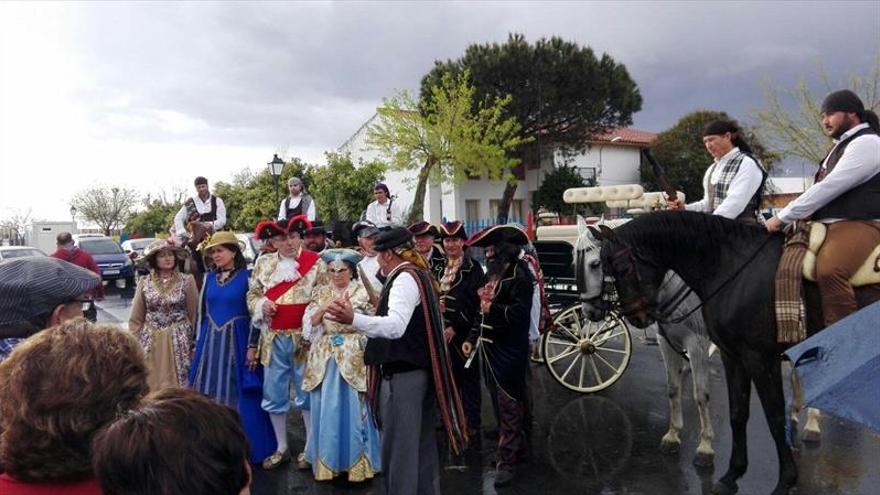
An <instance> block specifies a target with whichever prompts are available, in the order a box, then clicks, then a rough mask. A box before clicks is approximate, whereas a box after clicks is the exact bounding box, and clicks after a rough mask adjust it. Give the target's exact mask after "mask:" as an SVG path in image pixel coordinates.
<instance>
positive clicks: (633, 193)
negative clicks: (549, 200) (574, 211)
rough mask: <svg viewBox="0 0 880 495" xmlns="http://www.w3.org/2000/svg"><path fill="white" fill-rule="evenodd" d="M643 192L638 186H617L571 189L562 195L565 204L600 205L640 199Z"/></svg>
mask: <svg viewBox="0 0 880 495" xmlns="http://www.w3.org/2000/svg"><path fill="white" fill-rule="evenodd" d="M644 193H645V190H644V189H643V188H642V186H641V185H639V184H621V185H619V186H597V187H572V188H570V189H566V190H565V193H563V194H562V200H563V201H565V202H566V203H602V202H604V201H613V200H624V201H625V200H631V199H638V198H640V197H642V195H643V194H644Z"/></svg>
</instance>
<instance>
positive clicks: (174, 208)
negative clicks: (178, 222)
mask: <svg viewBox="0 0 880 495" xmlns="http://www.w3.org/2000/svg"><path fill="white" fill-rule="evenodd" d="M183 201H184V193H183V192H182V191H176V192H174V193H173V194H172V195H170V196H169V195H167V194H165V193H164V192H162V193H160V194H158V195H156V196H152V195H150V194H148V195H147V197H145V198H144V200H143V203H142V204H143V208H144V209H143V210H141V211H138V212H136V213H134V214H132V215H131V216H130V217H128V220H126V221H125V231H126V232H128V233H129V234H130V235H135V236H141V237H154V236H161V235H165V234H166V233H168V230H169V229H170V227H171V225H172V224H173V223H174V215H176V214H177V212H178V210H180V207H181V205H182V204H183Z"/></svg>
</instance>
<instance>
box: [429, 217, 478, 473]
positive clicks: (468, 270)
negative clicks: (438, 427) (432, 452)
mask: <svg viewBox="0 0 880 495" xmlns="http://www.w3.org/2000/svg"><path fill="white" fill-rule="evenodd" d="M440 238H441V239H443V247H444V248H445V249H446V256H447V262H446V265H445V266H443V267H442V268H441V269H440V271H439V272H438V282H439V284H440V307H441V309H442V310H443V323H444V324H445V325H446V327H445V328H444V330H443V332H444V336H445V337H446V342H447V344H448V348H449V358H450V361H451V362H452V373H453V374H454V376H455V382H456V383H457V384H458V386H459V390H460V391H461V401H462V405H463V406H464V413H465V415H466V416H467V421H468V431H469V433H470V434H471V439H472V441H473V440H475V439H476V438H479V433H480V402H481V401H480V395H481V391H480V367H479V366H475V365H474V366H468V367H465V363H466V362H467V357H466V356H465V355H464V354H462V352H461V345H462V344H463V343H464V342H465V341H466V340H467V338H468V337H469V336H470V332H471V329H472V328H473V327H474V325H479V322H480V296H479V294H477V291H478V290H479V288H480V287H482V286H483V284H484V283H485V280H484V279H485V274H484V273H483V267H482V266H480V264H479V263H477V262H476V260H474V259H473V258H472V257H471V256H470V255H469V254H467V252H466V251H465V248H466V245H465V243H466V242H467V238H468V236H467V231H465V228H464V225H463V224H462V223H461V222H459V221H454V222H447V223H444V224H441V225H440ZM457 460H460V459H457Z"/></svg>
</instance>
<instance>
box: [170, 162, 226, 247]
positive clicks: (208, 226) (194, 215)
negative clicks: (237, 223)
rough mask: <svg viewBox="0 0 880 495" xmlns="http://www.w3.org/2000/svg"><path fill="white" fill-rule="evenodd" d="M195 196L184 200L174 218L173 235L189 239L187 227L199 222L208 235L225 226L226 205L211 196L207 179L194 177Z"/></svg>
mask: <svg viewBox="0 0 880 495" xmlns="http://www.w3.org/2000/svg"><path fill="white" fill-rule="evenodd" d="M195 186H196V193H197V194H196V195H195V196H193V197H190V198H186V201H184V202H183V206H181V207H180V210H178V212H177V215H175V216H174V233H175V234H177V235H178V236H182V237H189V234H188V233H187V226H188V225H189V224H190V223H191V222H199V223H201V224H202V225H203V226H204V227H205V230H206V231H207V232H209V233H213V232H218V231H220V230H222V229H223V227H225V226H226V205H224V204H223V200H222V199H220V198H218V197H217V196H214V195H212V194H211V191H210V190H209V189H208V179H206V178H204V177H196V180H195Z"/></svg>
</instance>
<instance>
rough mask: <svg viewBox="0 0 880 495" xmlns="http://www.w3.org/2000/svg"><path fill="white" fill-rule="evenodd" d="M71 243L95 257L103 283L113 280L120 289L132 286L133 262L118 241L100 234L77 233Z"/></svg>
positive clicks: (131, 287)
mask: <svg viewBox="0 0 880 495" xmlns="http://www.w3.org/2000/svg"><path fill="white" fill-rule="evenodd" d="M73 243H74V245H76V247H78V248H80V249H82V250H83V251H86V252H87V253H89V254H91V255H92V257H93V258H95V262H96V263H97V264H98V268H100V269H101V279H102V280H103V281H104V283H105V284H106V283H109V282H111V281H113V282H115V283H116V287H118V288H120V289H125V288H129V289H133V288H134V263H132V261H131V258H129V257H128V255H127V254H125V251H123V250H122V246H120V245H119V243H118V242H116V241H114V240H113V239H112V238H110V237H107V236H104V235H101V234H77V235H74V236H73Z"/></svg>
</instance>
